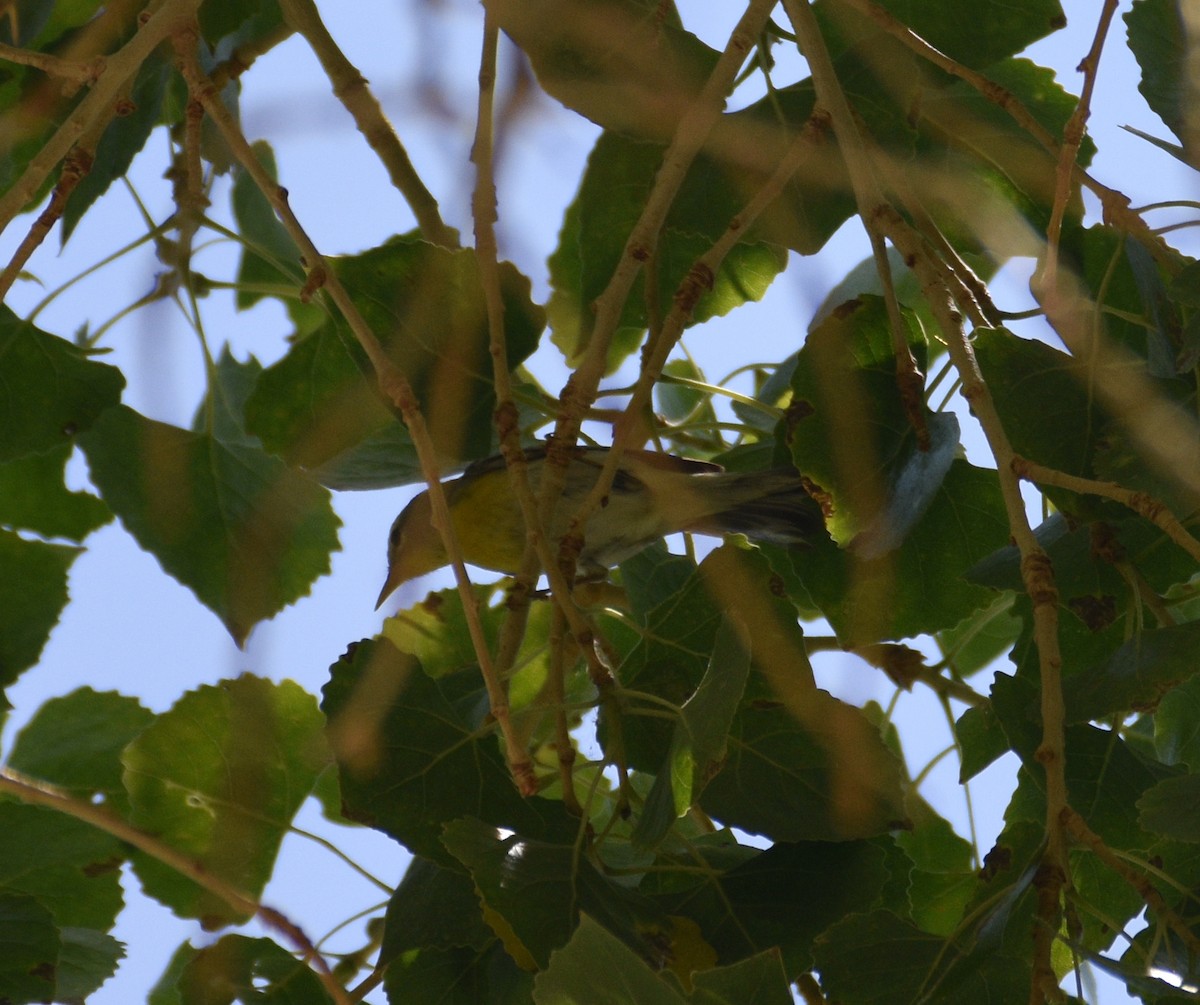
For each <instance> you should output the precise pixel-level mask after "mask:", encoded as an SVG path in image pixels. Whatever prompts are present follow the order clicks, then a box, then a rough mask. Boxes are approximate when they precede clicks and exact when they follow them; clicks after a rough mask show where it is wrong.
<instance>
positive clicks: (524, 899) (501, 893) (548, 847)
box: [442, 818, 669, 969]
mask: <svg viewBox="0 0 1200 1005" xmlns="http://www.w3.org/2000/svg"><path fill="white" fill-rule="evenodd" d="M442 843H443V844H445V846H446V848H447V849H449V851H450V853H451V854H452V855H453V856H454V857H455V858H456V859H458V861H459V862H461V863H462V864H463V865H464V866H465V867H466V868H467V870H468V871H469V872H470V874H471V878H472V880H473V881H474V883H475V889H476V892H477V893H478V895H479V899H480V902H481V903H482V904H483V909H484V919H485V920H486V921H487V923H488V924H489V925H490V926H491V928H492V929H493V931H495V932H496V934H497V936H499V938H500V939H501V941H502V942H503V943H504V945H505V948H506V949H507V950H508V952H509V954H510V955H511V956H512V957H513V959H515V960H516V961H517V962H518V963H519V964H522V965H523V966H525V965H527V966H528V967H529V968H532V967H533V966H536V967H537V969H544V968H545V967H546V965H547V964H548V963H549V962H550V954H551V952H553V951H554V950H555V949H558V948H560V947H561V946H563V945H565V944H566V943H567V941H568V939H570V938H571V934H572V932H573V931H574V930H575V927H576V925H577V924H578V923H579V919H580V915H581V913H582V914H584V915H588V916H590V917H591V918H593V919H595V920H596V921H597V922H598V923H600V924H603V925H604V927H605V928H606V929H608V930H609V931H610V932H612V933H613V934H614V935H615V936H617V937H618V938H620V939H621V940H622V941H623V942H624V943H626V944H627V945H630V946H632V947H635V948H636V950H637V952H638V953H639V954H640V955H641V956H643V957H645V958H648V959H658V960H659V962H660V964H665V963H666V960H667V958H668V954H664V952H663V950H662V948H661V945H662V943H663V942H664V941H665V939H666V937H667V933H669V925H668V923H667V920H666V918H665V917H664V916H663V914H662V912H661V910H660V909H659V908H658V906H657V905H656V904H655V903H654V902H653V901H652V900H650V899H649V898H647V897H645V896H643V895H642V894H640V893H638V892H637V891H635V890H633V889H630V888H628V887H626V886H622V885H619V884H617V883H614V882H612V881H611V880H610V879H608V878H607V877H605V876H603V875H601V873H600V872H598V871H597V870H596V868H595V866H593V865H592V864H591V862H589V861H588V860H587V858H585V857H581V856H580V855H579V851H578V849H577V847H576V845H575V844H574V843H573V842H572V843H569V844H567V843H564V844H558V843H551V842H547V841H538V840H531V839H529V838H526V837H524V836H523V835H521V834H520V833H516V834H511V833H507V832H504V833H501V832H499V831H497V829H496V828H495V827H493V826H491V825H489V824H486V823H484V822H483V821H481V820H478V819H474V818H463V819H460V820H455V821H452V822H451V823H449V824H447V825H446V827H445V828H444V830H443V832H442Z"/></svg>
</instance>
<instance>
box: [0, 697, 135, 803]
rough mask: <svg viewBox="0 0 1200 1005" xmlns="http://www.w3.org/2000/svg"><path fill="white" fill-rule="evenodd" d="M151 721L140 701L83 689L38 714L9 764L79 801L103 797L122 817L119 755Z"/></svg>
mask: <svg viewBox="0 0 1200 1005" xmlns="http://www.w3.org/2000/svg"><path fill="white" fill-rule="evenodd" d="M153 718H154V716H153V714H152V713H151V712H150V710H149V709H147V708H145V707H144V706H143V705H142V704H141V703H140V702H139V701H138V700H137V699H136V698H129V697H126V696H125V695H122V694H117V693H116V692H115V691H103V692H98V691H93V690H92V689H91V688H89V687H82V688H79V689H78V690H77V691H72V692H71V693H70V694H69V695H66V696H65V697H62V698H51V699H50V700H49V701H47V702H46V703H45V704H43V705H42V707H41V708H39V709H38V710H37V712H36V713H35V714H34V717H33V718H32V719H30V720H29V722H28V723H27V724H26V726H25V728H24V729H22V730H21V732H20V733H18V734H17V739H16V742H15V743H14V744H13V748H12V753H11V754H10V755H9V759H8V760H9V764H10V765H11V766H12V767H14V768H16V769H17V770H18V771H22V772H24V773H25V774H27V775H30V776H32V777H34V778H39V779H41V780H43V781H46V782H50V783H51V784H53V785H56V786H58V787H59V788H61V789H65V790H66V791H68V792H70V793H71V795H73V796H75V797H76V798H79V799H84V800H87V801H91V800H92V799H93V797H94V796H96V795H100V796H103V799H104V803H105V804H106V805H108V806H110V807H112V808H113V809H115V810H116V812H118V813H121V814H122V815H124V811H125V809H126V808H127V806H128V799H127V797H126V793H125V787H124V785H123V784H122V780H121V776H122V772H123V767H122V764H121V752H122V751H123V750H124V749H125V746H126V745H127V744H128V743H129V742H130V741H131V740H133V739H134V737H136V736H137V735H138V734H139V733H141V731H142V730H143V729H145V728H146V726H148V725H149V724H150V722H151V721H152V720H153Z"/></svg>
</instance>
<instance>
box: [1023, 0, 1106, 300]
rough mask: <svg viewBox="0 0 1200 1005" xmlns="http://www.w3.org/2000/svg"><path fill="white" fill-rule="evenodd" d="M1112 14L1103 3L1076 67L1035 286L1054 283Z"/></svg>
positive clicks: (1050, 285)
mask: <svg viewBox="0 0 1200 1005" xmlns="http://www.w3.org/2000/svg"><path fill="white" fill-rule="evenodd" d="M1116 11H1117V0H1104V6H1103V7H1102V8H1101V10H1100V18H1099V20H1098V22H1097V24H1096V34H1095V37H1094V38H1093V39H1092V47H1091V49H1090V50H1089V51H1088V54H1087V55H1086V56H1084V58H1083V62H1081V63H1080V64H1079V69H1080V70H1082V71H1083V91H1082V93H1081V94H1080V95H1079V100H1078V101H1077V102H1076V103H1075V110H1074V111H1073V112H1072V113H1071V117H1070V118H1069V119H1068V120H1067V124H1066V126H1065V127H1064V128H1063V142H1062V147H1061V149H1060V150H1059V151H1058V166H1057V169H1056V170H1055V175H1054V202H1053V203H1052V205H1051V209H1050V222H1049V225H1048V226H1047V227H1046V250H1045V253H1044V255H1043V258H1042V269H1041V276H1040V277H1035V278H1034V283H1035V284H1042V285H1045V286H1049V287H1053V286H1055V285H1056V284H1057V283H1058V251H1059V241H1060V240H1061V238H1062V223H1063V217H1064V216H1065V215H1066V212H1067V203H1068V202H1069V201H1070V197H1071V183H1072V182H1073V181H1074V180H1075V175H1074V166H1075V162H1076V160H1077V159H1078V157H1079V145H1080V144H1081V143H1082V142H1083V135H1084V129H1085V128H1086V126H1087V120H1088V117H1089V116H1090V115H1091V112H1092V92H1093V91H1094V90H1095V87H1096V76H1097V74H1098V72H1099V69H1100V53H1101V50H1103V48H1104V40H1105V38H1107V37H1108V28H1109V25H1110V24H1111V23H1112V18H1113V15H1114V14H1115V13H1116Z"/></svg>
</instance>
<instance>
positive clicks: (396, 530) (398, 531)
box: [388, 523, 404, 548]
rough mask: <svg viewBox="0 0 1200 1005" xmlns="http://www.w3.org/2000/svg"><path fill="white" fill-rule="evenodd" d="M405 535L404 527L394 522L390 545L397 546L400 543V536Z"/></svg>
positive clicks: (389, 539)
mask: <svg viewBox="0 0 1200 1005" xmlns="http://www.w3.org/2000/svg"><path fill="white" fill-rule="evenodd" d="M403 536H404V528H403V527H401V526H400V524H398V523H395V524H392V532H391V533H390V534H389V535H388V547H389V548H395V547H396V545H398V544H399V543H400V538H401V537H403Z"/></svg>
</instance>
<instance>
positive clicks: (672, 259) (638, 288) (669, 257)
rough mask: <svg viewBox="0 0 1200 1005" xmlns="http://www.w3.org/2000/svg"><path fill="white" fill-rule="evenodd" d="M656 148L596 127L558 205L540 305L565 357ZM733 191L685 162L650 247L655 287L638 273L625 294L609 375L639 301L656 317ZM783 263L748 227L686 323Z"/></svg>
mask: <svg viewBox="0 0 1200 1005" xmlns="http://www.w3.org/2000/svg"><path fill="white" fill-rule="evenodd" d="M665 150H666V148H665V147H664V146H661V145H659V144H656V143H648V142H642V141H638V140H633V139H629V138H627V137H624V136H620V135H618V134H616V133H612V132H606V133H604V134H603V135H602V136H601V137H600V138H599V139H598V140H597V142H596V145H595V147H594V148H593V149H592V153H591V155H590V156H589V158H588V163H587V167H586V169H585V170H584V174H583V179H582V180H581V182H580V185H579V191H578V193H577V194H576V196H575V200H574V201H573V202H572V204H571V205H570V206H569V207H568V209H567V213H566V216H565V217H564V218H563V228H562V231H561V233H560V234H559V242H558V247H557V248H556V249H555V251H554V253H553V254H552V255H551V256H550V281H551V285H552V286H553V288H554V293H553V295H552V296H551V298H550V302H549V304H548V305H547V312H548V314H549V318H550V322H551V327H552V329H553V336H552V338H553V341H554V344H555V345H557V346H558V348H559V349H560V350H561V351H562V353H563V355H564V356H565V357H566V358H567V360H568V361H569V362H571V363H577V362H578V361H579V360H580V359H581V358H582V356H583V353H584V351H585V350H586V348H587V345H588V343H589V341H590V338H591V331H592V325H593V323H594V321H595V311H594V309H593V306H592V305H593V302H594V301H595V300H596V298H597V297H598V296H599V295H600V294H601V293H602V292H603V291H604V289H605V287H606V286H607V285H608V282H609V279H610V278H611V276H612V273H613V270H614V269H615V268H616V267H617V265H618V264H619V263H620V261H621V259H622V256H623V255H624V254H625V245H626V243H627V242H628V240H629V233H630V231H631V230H632V229H633V226H634V225H635V223H636V222H637V220H638V218H639V216H640V215H641V212H642V207H643V206H644V205H645V201H646V198H647V196H648V195H649V194H650V191H651V190H652V189H653V187H654V182H655V177H656V175H657V173H658V169H659V166H660V164H661V162H662V157H663V154H664V153H665ZM743 199H744V195H743V193H742V192H741V191H740V190H739V189H738V188H737V187H736V186H735V185H734V184H732V183H731V182H730V181H729V180H728V179H727V178H726V177H725V176H723V174H722V173H721V172H720V171H718V170H716V169H715V168H714V167H713V166H712V165H711V164H709V163H708V162H707V161H705V160H700V161H699V162H697V163H696V164H694V165H693V166H692V168H691V170H690V172H689V174H688V176H687V179H686V180H685V181H684V183H683V188H682V191H681V192H680V193H679V195H678V196H677V197H676V199H675V200H674V202H673V203H672V208H671V210H670V212H669V214H668V216H667V220H666V222H665V224H664V229H663V232H662V234H661V235H660V238H659V240H658V243H657V244H656V246H655V251H654V261H655V268H654V270H653V275H654V276H656V277H657V283H656V286H655V288H654V289H653V290H652V291H651V292H650V293H647V292H646V289H645V282H646V273H645V272H642V273H641V274H640V275H639V277H638V279H637V280H636V281H635V283H634V287H633V289H632V291H631V293H630V295H629V296H628V297H627V298H626V301H625V305H624V307H623V308H622V311H621V316H620V318H619V319H618V321H617V328H616V332H615V333H614V336H613V339H612V342H611V343H610V346H609V351H608V370H609V372H612V371H613V370H615V369H616V368H617V367H618V366H619V365H620V364H621V362H622V361H623V360H624V359H625V358H626V357H627V356H628V355H629V354H630V353H632V352H633V351H634V350H635V349H636V348H637V346H638V344H639V342H640V341H641V339H642V337H643V336H644V335H645V333H646V330H647V327H648V325H649V322H650V314H649V311H648V307H647V302H648V300H649V301H651V302H652V303H653V304H654V310H655V313H656V314H657V315H658V316H660V317H662V316H665V315H666V314H667V313H668V312H669V311H670V310H671V306H672V304H673V302H674V297H675V294H676V291H677V290H678V288H679V286H680V283H681V282H682V281H683V280H684V278H685V277H686V276H687V275H688V272H689V270H690V269H691V268H692V265H693V263H694V262H695V261H696V259H697V258H699V257H700V256H701V255H702V254H704V253H705V252H706V251H708V249H709V248H710V247H711V245H712V243H713V242H714V241H715V240H716V239H717V238H718V237H719V236H720V235H721V233H722V231H724V229H725V227H726V226H727V224H728V221H729V219H730V218H732V217H733V216H734V215H735V214H736V213H737V212H738V211H739V210H740V209H741V205H742V202H743ZM786 264H787V253H786V251H785V250H783V249H782V248H781V247H779V246H778V245H775V244H772V243H768V242H767V241H765V240H764V239H762V238H761V237H758V236H757V235H756V232H755V231H753V230H752V231H751V232H750V234H749V235H748V236H747V238H746V240H744V241H741V242H739V243H738V244H736V245H735V246H734V247H733V248H732V249H731V250H730V252H729V254H728V255H727V256H726V257H725V259H724V260H723V262H722V263H721V266H720V268H718V269H717V270H716V273H715V274H714V275H713V276H712V277H711V281H710V285H709V288H708V289H705V290H703V291H702V292H701V294H700V297H699V299H698V300H697V301H696V304H695V307H694V309H693V310H692V313H691V316H690V318H689V319H688V323H689V324H698V323H700V322H703V321H706V320H709V319H710V318H713V317H717V316H720V315H724V314H727V313H729V312H730V311H731V310H733V309H734V308H735V307H738V306H740V305H741V304H743V303H745V302H747V301H750V300H759V299H761V297H762V296H763V294H764V293H765V292H766V291H767V289H768V287H769V286H770V284H771V282H772V280H773V279H774V278H775V276H776V275H777V274H778V273H779V272H781V271H782V270H783V268H784V266H785V265H786Z"/></svg>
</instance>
